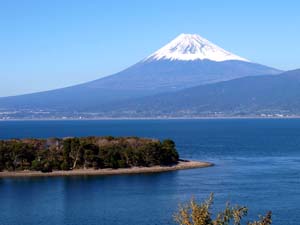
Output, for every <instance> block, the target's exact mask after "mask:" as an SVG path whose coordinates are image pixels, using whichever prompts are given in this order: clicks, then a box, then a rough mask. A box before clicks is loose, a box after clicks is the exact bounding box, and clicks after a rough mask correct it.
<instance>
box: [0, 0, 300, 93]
mask: <svg viewBox="0 0 300 225" xmlns="http://www.w3.org/2000/svg"><path fill="white" fill-rule="evenodd" d="M299 9H300V3H299V2H298V1H294V0H286V1H274V0H273V1H272V0H264V1H262V0H249V1H247V0H243V1H240V0H226V1H225V0H224V1H222V0H210V1H207V0H182V1H179V0H164V1H162V0H151V1H143V0H139V1H138V0H136V1H135V0H127V1H123V0H119V1H117V0H110V1H104V0H103V1H102V0H98V1H93V0H88V1H84V0H82V1H76V0H51V1H50V0H49V1H42V0H0V80H1V82H0V96H8V95H16V94H22V93H30V92H36V91H42V90H49V89H53V88H59V87H64V86H69V85H73V84H78V83H81V82H85V81H89V80H94V79H97V78H100V77H103V76H105V75H110V74H112V73H115V72H118V71H120V70H122V69H124V68H126V67H128V66H130V65H132V64H134V63H136V62H137V61H139V60H141V59H143V58H144V57H146V56H148V55H149V54H150V53H152V52H154V51H155V50H157V49H158V48H160V47H162V46H163V45H164V44H166V43H167V42H169V41H170V40H172V39H173V38H175V37H176V36H177V35H179V34H180V33H197V34H200V35H201V36H203V37H205V38H207V39H208V40H210V41H212V42H214V43H215V44H217V45H219V46H221V47H223V48H225V49H226V50H229V51H231V52H233V53H236V54H238V55H240V56H242V57H245V58H248V59H250V60H251V61H254V62H259V63H261V64H265V65H269V66H273V67H276V68H279V69H284V70H289V69H295V68H300V57H299V56H300V45H299V40H300V29H299V27H300V13H299Z"/></svg>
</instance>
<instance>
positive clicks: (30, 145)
mask: <svg viewBox="0 0 300 225" xmlns="http://www.w3.org/2000/svg"><path fill="white" fill-rule="evenodd" d="M178 160H179V155H178V152H177V151H176V148H175V143H174V142H173V141H172V140H164V141H159V140H155V139H146V138H138V137H111V136H108V137H81V138H77V137H68V138H63V139H59V138H48V139H11V140H0V171H2V170H6V171H22V170H34V171H42V172H51V171H52V170H73V169H82V168H84V169H87V168H94V169H99V168H114V169H117V168H129V167H141V166H142V167H149V166H156V165H160V166H169V165H173V164H176V163H177V162H178Z"/></svg>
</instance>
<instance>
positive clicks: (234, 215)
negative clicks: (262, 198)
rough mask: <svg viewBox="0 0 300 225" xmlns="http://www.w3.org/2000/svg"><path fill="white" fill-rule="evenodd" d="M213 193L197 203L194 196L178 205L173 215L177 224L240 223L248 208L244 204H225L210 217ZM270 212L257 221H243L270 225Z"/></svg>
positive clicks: (249, 224) (254, 224)
mask: <svg viewBox="0 0 300 225" xmlns="http://www.w3.org/2000/svg"><path fill="white" fill-rule="evenodd" d="M213 199H214V196H213V194H211V195H210V197H209V198H208V199H207V200H206V201H204V202H203V203H200V204H198V203H197V202H196V201H195V199H194V198H192V199H191V201H190V202H189V203H188V204H185V205H180V206H179V210H178V212H177V213H176V214H175V215H174V219H175V221H176V222H177V223H178V224H179V225H230V224H232V225H241V224H242V219H243V218H244V217H245V216H247V213H248V208H246V207H245V206H235V207H231V206H230V204H229V203H227V204H226V207H225V209H224V210H223V211H222V212H220V213H218V214H217V216H216V218H214V219H213V218H212V213H211V211H210V210H211V207H212V205H213ZM271 217H272V213H271V211H269V212H268V213H267V214H266V215H265V216H264V217H262V216H260V219H259V221H254V222H248V223H245V224H247V225H271V224H272V219H271Z"/></svg>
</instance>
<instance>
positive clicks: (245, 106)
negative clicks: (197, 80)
mask: <svg viewBox="0 0 300 225" xmlns="http://www.w3.org/2000/svg"><path fill="white" fill-rule="evenodd" d="M107 110H109V111H111V112H118V113H119V115H123V116H128V115H129V114H130V115H134V116H138V115H139V116H141V117H156V116H162V115H163V116H167V117H184V116H226V115H227V116H243V115H253V116H262V115H265V116H267V115H275V114H276V115H278V116H280V115H282V116H284V115H300V69H299V70H293V71H288V72H285V73H282V74H280V75H277V76H270V75H269V76H255V77H245V78H238V79H234V80H230V81H224V82H219V83H214V84H207V85H201V86H197V87H192V88H188V89H184V90H181V91H177V92H173V93H165V94H158V95H155V96H150V97H145V98H140V99H136V100H129V101H125V102H119V103H118V104H115V105H110V106H107Z"/></svg>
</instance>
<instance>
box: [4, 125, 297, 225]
mask: <svg viewBox="0 0 300 225" xmlns="http://www.w3.org/2000/svg"><path fill="white" fill-rule="evenodd" d="M88 135H105V136H107V135H113V136H143V137H154V138H159V139H164V138H171V139H173V140H175V142H176V144H177V148H178V151H179V153H180V155H181V157H182V158H185V159H194V160H206V161H210V162H214V163H216V166H214V167H211V168H205V169H194V170H185V171H176V172H168V173H161V174H148V175H122V176H106V177H73V178H71V177H66V178H62V177H59V178H17V179H0V225H38V224H45V225H81V224H82V225H94V224H95V225H96V224H97V225H121V224H126V225H155V224H174V223H173V220H172V215H173V213H174V212H175V211H176V209H177V205H178V203H179V202H184V201H187V200H188V199H190V197H191V196H195V197H196V198H197V199H199V200H202V199H204V198H206V197H207V196H208V195H209V193H210V192H214V193H215V198H216V200H215V208H217V209H220V208H221V207H223V205H224V203H225V202H226V201H228V200H230V201H231V202H232V203H233V204H234V203H239V204H243V205H246V206H248V207H249V208H250V212H249V216H250V218H255V217H256V215H257V214H259V213H264V212H266V211H267V210H272V211H273V215H274V216H273V220H274V224H275V225H276V224H277V225H292V224H293V225H299V221H300V203H299V202H300V120H298V119H290V120H287V119H286V120H283V119H282V120H281V119H278V120H275V119H269V120H262V119H243V120H238V119H230V120H229V119H228V120H137V121H131V120H126V121H124V120H123V121H122V120H116V121H15V122H3V121H2V122H0V139H6V138H24V137H36V138H43V137H54V136H58V137H64V136H88Z"/></svg>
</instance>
